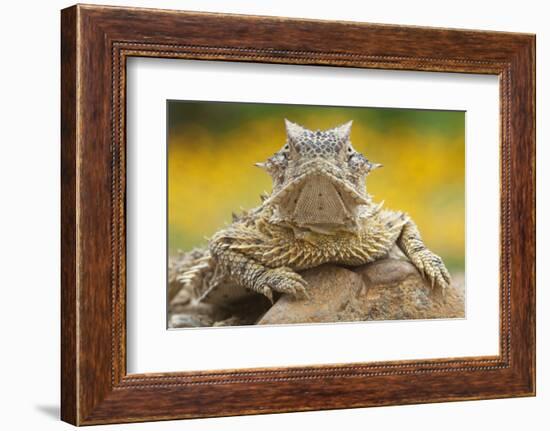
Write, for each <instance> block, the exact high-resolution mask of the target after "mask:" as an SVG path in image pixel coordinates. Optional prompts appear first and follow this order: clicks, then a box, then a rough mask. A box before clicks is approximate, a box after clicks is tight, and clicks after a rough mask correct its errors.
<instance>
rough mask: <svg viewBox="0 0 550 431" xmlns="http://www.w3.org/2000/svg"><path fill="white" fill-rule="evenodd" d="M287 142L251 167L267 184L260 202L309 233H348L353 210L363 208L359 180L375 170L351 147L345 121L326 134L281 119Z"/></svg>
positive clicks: (354, 218) (365, 197)
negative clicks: (266, 194) (264, 175)
mask: <svg viewBox="0 0 550 431" xmlns="http://www.w3.org/2000/svg"><path fill="white" fill-rule="evenodd" d="M285 123H286V133H287V139H286V143H285V145H284V146H283V148H281V149H280V150H279V151H278V152H276V153H275V154H274V155H273V156H272V157H270V158H269V159H268V160H267V161H266V162H264V163H257V164H256V165H257V166H260V167H262V168H264V169H265V170H266V171H267V172H268V173H269V174H270V175H271V177H272V179H273V192H272V194H271V195H270V196H269V198H268V199H267V200H266V202H265V203H267V204H270V205H273V206H275V208H276V209H277V216H278V218H279V219H280V220H282V221H284V222H286V223H288V224H291V225H293V226H297V227H299V228H308V229H311V230H313V231H318V232H323V233H330V232H333V231H335V230H340V229H353V227H354V226H356V222H357V219H358V217H359V208H360V207H361V206H363V205H367V204H369V196H368V195H367V193H366V187H365V179H366V176H367V174H368V173H369V172H370V171H371V170H373V169H375V168H377V167H379V166H381V165H379V164H376V163H371V162H370V161H369V160H368V159H367V158H366V157H365V156H363V155H362V154H361V153H359V152H357V151H356V150H355V149H354V148H353V147H352V145H351V140H350V133H351V124H352V122H351V121H350V122H348V123H345V124H342V125H340V126H337V127H334V128H332V129H328V130H308V129H306V128H304V127H302V126H300V125H298V124H295V123H292V122H290V121H288V120H285Z"/></svg>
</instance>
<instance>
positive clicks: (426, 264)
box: [411, 249, 451, 291]
mask: <svg viewBox="0 0 550 431" xmlns="http://www.w3.org/2000/svg"><path fill="white" fill-rule="evenodd" d="M411 260H412V263H413V264H414V265H415V266H416V268H417V269H418V271H419V272H420V273H421V274H422V276H423V277H424V278H426V279H427V280H428V281H429V282H430V284H431V287H432V290H433V289H436V288H437V289H440V290H441V291H444V290H445V289H446V288H447V287H449V285H450V284H451V275H450V274H449V271H448V270H447V268H445V264H444V263H443V260H442V259H441V258H440V257H439V256H437V255H436V254H434V253H432V252H431V251H429V250H427V249H425V250H422V251H420V252H419V253H417V254H416V255H414V256H413V257H412V259H411Z"/></svg>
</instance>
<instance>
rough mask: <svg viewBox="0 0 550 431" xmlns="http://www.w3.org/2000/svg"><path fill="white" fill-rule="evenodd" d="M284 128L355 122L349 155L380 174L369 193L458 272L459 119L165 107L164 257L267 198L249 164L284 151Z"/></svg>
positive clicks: (437, 114)
mask: <svg viewBox="0 0 550 431" xmlns="http://www.w3.org/2000/svg"><path fill="white" fill-rule="evenodd" d="M284 118H288V119H289V120H291V121H293V122H297V123H299V124H301V125H303V126H304V127H307V128H309V129H326V128H330V127H334V126H336V125H338V124H341V123H344V122H346V121H349V120H353V127H352V132H351V140H352V143H353V145H354V147H355V148H356V149H357V150H358V151H360V152H362V153H363V154H364V155H365V156H366V157H367V158H368V159H369V160H371V161H374V162H377V163H382V164H383V165H384V167H383V168H382V169H379V170H377V171H374V172H373V173H372V174H371V175H370V176H369V177H368V179H367V190H368V192H369V193H370V194H371V195H373V196H374V200H375V201H376V202H379V201H382V200H383V201H385V206H386V207H387V208H390V209H399V210H403V211H406V212H408V213H409V214H410V215H411V217H412V218H413V220H415V222H416V223H417V225H418V227H419V229H420V232H421V234H422V236H423V238H424V242H425V243H426V245H427V246H428V247H429V248H430V249H432V250H433V251H434V252H435V253H437V254H439V255H441V256H442V257H443V259H444V261H445V263H446V264H447V266H448V267H449V269H450V270H452V271H459V270H460V271H462V270H463V269H464V236H465V223H464V221H465V213H464V208H465V207H464V199H465V190H464V187H465V181H464V175H465V170H464V168H465V163H464V157H465V145H464V136H465V115H464V112H462V111H435V110H415V109H388V108H349V107H325V106H307V105H277V104H255V103H228V102H194V101H193V102H188V101H168V247H169V252H170V253H174V252H176V251H177V250H183V251H187V250H190V249H191V248H193V247H195V246H199V245H204V244H206V242H207V237H209V236H210V235H212V234H213V233H214V232H216V231H217V230H218V229H220V228H221V227H223V226H224V225H225V224H226V223H229V222H230V221H231V213H232V212H239V211H240V210H241V209H248V208H253V207H255V206H257V205H258V204H259V203H260V198H259V195H260V193H261V192H263V191H268V192H269V191H270V190H271V181H270V177H269V176H268V175H267V174H266V173H265V172H264V171H262V170H261V169H259V168H257V167H255V166H254V163H255V162H258V161H264V160H265V159H267V158H268V157H269V156H271V155H272V154H273V153H274V152H276V151H277V150H279V149H280V148H281V147H282V146H283V145H284V142H285V127H284V122H283V119H284Z"/></svg>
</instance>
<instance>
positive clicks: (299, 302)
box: [258, 259, 464, 325]
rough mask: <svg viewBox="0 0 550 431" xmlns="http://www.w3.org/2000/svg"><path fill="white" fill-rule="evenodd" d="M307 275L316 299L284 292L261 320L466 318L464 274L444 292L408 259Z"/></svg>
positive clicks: (317, 270)
mask: <svg viewBox="0 0 550 431" xmlns="http://www.w3.org/2000/svg"><path fill="white" fill-rule="evenodd" d="M302 275H303V276H304V278H305V279H306V281H307V282H308V292H309V295H310V298H309V299H296V298H292V297H290V296H288V295H283V296H281V298H280V299H279V300H278V301H277V302H276V303H275V304H274V305H273V307H271V308H270V309H269V311H268V312H267V313H266V314H265V315H264V316H263V317H262V318H261V319H260V320H259V321H258V324H261V325H275V324H288V323H319V322H325V323H327V322H352V321H367V320H405V319H407V320H408V319H433V318H461V317H464V289H463V280H462V278H461V277H460V276H458V277H457V279H456V280H455V281H454V283H453V286H451V287H449V289H447V290H446V292H445V293H444V294H441V293H438V292H436V291H432V289H431V287H430V286H429V285H428V283H426V282H425V280H424V279H423V278H422V277H421V276H420V274H419V273H418V271H417V270H416V268H415V267H414V266H413V265H412V264H411V263H410V262H408V261H404V260H398V259H383V260H379V261H376V262H373V263H371V264H368V265H364V266H361V267H358V268H349V269H345V268H342V267H338V266H334V265H325V266H321V267H318V268H314V269H310V270H308V271H305V272H304V273H303V274H302Z"/></svg>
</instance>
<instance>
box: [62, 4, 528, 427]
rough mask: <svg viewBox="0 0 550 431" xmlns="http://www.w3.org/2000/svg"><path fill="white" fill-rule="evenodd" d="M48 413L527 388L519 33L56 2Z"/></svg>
mask: <svg viewBox="0 0 550 431" xmlns="http://www.w3.org/2000/svg"><path fill="white" fill-rule="evenodd" d="M61 43H62V65H61V66H62V67H61V69H62V94H61V101H62V103H61V106H62V113H61V114H62V115H61V116H62V153H61V160H62V183H61V186H62V346H61V349H62V402H61V406H62V409H61V414H62V419H63V420H65V421H67V422H70V423H73V424H75V425H88V424H102V423H115V422H137V421H148V420H165V419H178V418H192V417H211V416H223V415H239V414H256V413H270V412H288V411H306V410H320V409H335V408H352V407H367V406H381V405H395V404H412V403H428V402H441V401H451V400H473V399H489V398H501V397H513V396H532V395H534V394H535V137H534V130H535V129H534V127H535V126H534V124H535V112H534V100H535V79H534V70H535V68H534V65H535V54H534V52H535V51H534V47H535V37H534V36H533V35H528V34H514V33H500V32H486V31H470V30H451V29H435V28H422V27H403V26H389V25H377V24H365V23H352V22H331V21H314V20H297V19H286V18H275V17H254V16H240V15H220V14H211V13H195V12H193V13H191V12H179V11H166V10H149V9H133V8H119V7H104V6H92V5H87V6H82V5H78V6H73V7H71V8H68V9H65V10H63V11H62V28H61Z"/></svg>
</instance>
